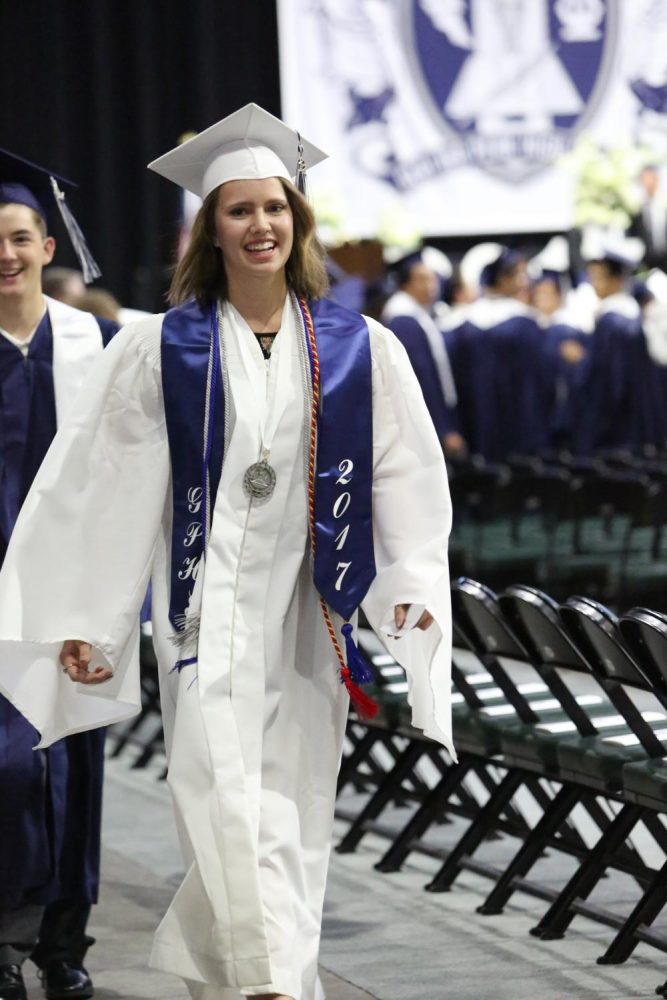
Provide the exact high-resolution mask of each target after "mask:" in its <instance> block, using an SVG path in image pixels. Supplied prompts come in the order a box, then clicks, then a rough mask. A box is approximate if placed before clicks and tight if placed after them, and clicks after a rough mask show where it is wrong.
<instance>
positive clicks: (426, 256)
mask: <svg viewBox="0 0 667 1000" xmlns="http://www.w3.org/2000/svg"><path fill="white" fill-rule="evenodd" d="M415 264H424V266H425V267H428V268H429V270H431V271H433V272H434V273H435V274H437V276H438V277H439V278H440V279H441V280H442V281H446V280H447V279H448V278H451V276H452V263H451V261H450V259H449V257H448V256H447V254H444V253H443V252H442V250H438V249H437V247H431V246H425V247H422V248H421V249H420V250H413V251H411V252H410V253H407V254H405V255H404V256H403V257H399V258H398V260H394V261H392V263H391V265H390V270H391V271H393V272H395V273H396V274H397V275H399V276H400V278H399V280H401V281H403V280H405V281H407V280H408V278H409V276H410V270H411V269H412V268H413V267H414V266H415Z"/></svg>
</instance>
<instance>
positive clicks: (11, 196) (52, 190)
mask: <svg viewBox="0 0 667 1000" xmlns="http://www.w3.org/2000/svg"><path fill="white" fill-rule="evenodd" d="M75 188H76V184H74V183H73V182H72V181H68V180H66V179H65V178H64V177H59V176H58V174H54V173H52V172H51V171H50V170H47V169H46V168H45V167H39V166H37V164H35V163H31V162H30V161H29V160H24V159H23V158H22V157H21V156H16V155H15V154H14V153H9V152H8V151H7V150H5V149H0V204H11V205H27V206H28V208H31V209H33V211H35V212H37V213H38V215H40V216H41V217H42V218H43V219H44V221H45V222H47V221H48V220H49V218H50V217H52V215H53V210H54V209H55V208H57V209H58V211H59V212H60V215H61V217H62V220H63V222H64V223H65V228H66V229H67V233H68V235H69V238H70V240H71V241H72V246H73V247H74V252H75V253H76V255H77V257H78V258H79V262H80V264H81V270H82V272H83V278H84V281H85V282H86V284H89V283H90V282H91V281H93V280H94V279H95V278H99V276H100V274H101V271H100V269H99V267H98V266H97V264H96V263H95V261H94V259H93V257H92V255H91V253H90V250H89V249H88V245H87V243H86V240H85V238H84V235H83V233H82V232H81V229H80V228H79V224H78V222H77V221H76V219H75V218H74V216H73V215H72V212H71V210H70V207H69V205H68V204H67V201H66V199H65V191H64V189H68V190H73V189H75Z"/></svg>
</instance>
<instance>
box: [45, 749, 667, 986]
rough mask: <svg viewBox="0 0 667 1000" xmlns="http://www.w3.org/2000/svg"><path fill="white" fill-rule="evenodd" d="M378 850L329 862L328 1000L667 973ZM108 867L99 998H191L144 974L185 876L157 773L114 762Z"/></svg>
mask: <svg viewBox="0 0 667 1000" xmlns="http://www.w3.org/2000/svg"><path fill="white" fill-rule="evenodd" d="M388 818H389V820H391V819H392V816H391V815H390V816H389V817H388ZM404 818H405V817H404V815H401V814H400V813H399V812H397V814H396V815H394V816H393V820H394V821H395V822H402V821H403V820H404ZM344 829H345V826H344V825H340V826H339V829H338V832H339V834H340V833H341V832H342V831H343V830H344ZM456 832H457V831H456V827H455V825H452V826H448V827H442V828H441V829H440V831H439V833H438V836H439V837H440V838H441V839H442V840H443V842H446V841H447V840H448V839H450V840H451V839H453V838H454V837H455V836H456ZM383 847H384V844H383V842H382V841H380V840H379V839H378V838H375V837H372V836H368V837H367V838H366V839H365V840H364V841H363V842H362V844H361V846H360V848H359V850H358V851H357V853H355V854H352V855H346V856H340V855H337V854H334V856H333V859H332V865H331V873H330V878H329V887H328V894H327V902H326V912H325V920H324V932H323V940H322V950H321V965H322V979H323V982H324V984H325V988H326V991H327V1000H364V998H366V1000H367V998H368V997H372V998H375V1000H472V998H475V1000H524V998H526V1000H527V998H530V1000H534V998H535V997H539V998H540V1000H562V998H565V997H567V998H581V1000H602V998H606V1000H612V998H613V1000H629V998H632V997H650V996H652V995H654V992H653V991H654V989H655V987H656V986H657V985H658V984H659V983H661V982H662V981H663V980H664V979H665V978H666V977H667V955H666V956H663V955H662V954H661V953H659V952H656V951H655V950H653V949H651V948H649V947H648V946H644V945H641V946H640V947H639V948H638V950H637V951H636V952H635V955H634V956H633V957H632V958H631V959H630V960H629V961H628V962H627V963H626V964H625V965H622V966H618V967H609V966H606V967H600V966H597V965H596V964H595V958H596V957H597V956H598V955H599V954H600V953H601V952H602V951H603V950H604V948H605V947H606V944H607V943H608V942H609V940H610V937H611V933H612V932H611V931H610V930H609V929H607V928H605V927H603V926H601V925H598V924H593V923H592V922H590V921H587V920H585V919H583V918H577V919H576V920H575V922H574V924H573V926H572V928H571V930H570V932H569V933H568V936H567V937H566V939H565V940H563V941H557V942H548V943H547V942H541V941H538V940H536V939H534V938H533V937H531V936H530V935H529V933H528V931H529V928H530V927H531V926H533V925H534V924H535V922H536V920H537V919H538V918H539V916H540V915H541V914H542V913H543V912H544V909H545V904H544V903H543V902H541V901H540V900H537V899H531V898H530V897H527V896H525V895H522V894H516V895H515V896H514V897H513V900H512V901H511V904H510V905H509V906H508V908H507V909H506V911H505V913H504V914H502V915H501V916H497V917H482V916H480V915H478V914H477V913H476V912H475V907H476V906H477V905H478V904H479V903H480V902H481V900H482V899H483V897H484V895H485V894H486V892H488V889H489V883H488V882H487V881H486V880H484V879H482V878H481V877H478V876H475V875H472V874H469V873H464V874H463V875H462V876H461V877H460V879H459V881H458V882H457V883H456V885H455V887H454V890H453V891H452V892H450V893H445V894H440V895H432V894H429V893H425V892H424V891H423V885H424V883H425V882H426V881H427V879H428V877H429V875H431V874H432V873H433V872H434V871H435V867H436V864H437V862H435V861H433V860H430V859H428V858H421V859H420V858H419V857H418V856H414V855H413V857H412V859H411V863H410V864H409V865H407V866H406V867H405V869H404V870H403V871H402V872H400V873H398V874H395V875H380V874H379V873H377V872H376V871H374V870H373V863H374V862H375V861H376V860H377V859H378V857H379V854H380V852H381V851H382V849H383ZM481 850H482V851H483V852H484V853H485V856H487V857H489V859H493V858H495V859H498V858H500V857H502V856H509V855H511V853H512V850H513V844H512V843H511V842H510V841H508V840H505V839H503V840H499V841H494V842H492V843H490V844H488V845H484V847H483V848H482V849H481ZM103 864H104V884H103V888H102V893H101V900H100V904H99V906H97V907H96V908H95V910H94V913H93V919H92V924H91V932H92V933H93V934H94V935H96V937H97V938H98V944H97V946H96V947H95V948H93V949H92V951H91V952H90V957H89V962H88V965H89V969H90V971H91V973H92V974H93V976H94V979H95V983H96V986H97V991H96V996H97V998H98V1000H143V998H149V997H156V998H157V997H159V998H161V1000H185V998H186V992H185V991H184V989H183V987H182V985H181V984H180V981H179V980H177V979H174V978H172V977H169V976H165V975H161V974H160V973H157V972H153V971H151V970H149V969H148V968H147V959H148V953H149V950H150V942H151V937H152V934H153V931H154V929H155V927H156V925H157V923H158V921H159V919H160V917H161V915H162V913H163V912H164V910H165V909H166V907H167V905H168V902H169V900H170V898H171V895H172V894H173V891H174V889H175V886H176V885H177V884H178V881H179V878H180V870H181V865H180V859H179V855H178V850H177V847H176V843H175V838H174V833H173V826H172V821H171V811H170V805H169V801H168V793H167V789H166V787H165V785H164V783H160V782H158V781H157V780H156V774H155V772H151V771H133V770H130V769H129V767H128V764H127V762H125V761H110V762H109V764H108V770H107V781H106V800H105V818H104V863H103ZM541 864H543V865H544V867H543V869H542V874H543V877H544V878H546V879H547V880H552V881H553V882H554V883H555V884H559V885H560V884H563V882H564V880H565V878H566V877H567V874H568V867H567V862H566V861H563V860H562V859H561V858H560V857H559V856H557V855H556V856H553V855H550V856H549V857H548V858H546V859H545V861H544V863H542V862H541ZM601 892H602V895H603V896H605V897H606V898H612V899H613V900H614V902H615V903H618V904H619V906H620V907H621V908H623V907H626V908H627V907H628V906H630V905H631V902H632V898H633V893H634V895H635V896H636V890H635V888H634V886H633V885H632V883H631V882H630V880H629V879H628V880H625V881H624V880H623V879H622V878H619V879H618V880H617V879H607V880H605V884H604V885H603V887H602V889H601ZM28 982H29V987H30V995H31V997H34V998H36V997H39V996H41V995H42V994H41V990H39V987H38V986H37V983H36V981H35V980H34V979H32V978H30V977H28Z"/></svg>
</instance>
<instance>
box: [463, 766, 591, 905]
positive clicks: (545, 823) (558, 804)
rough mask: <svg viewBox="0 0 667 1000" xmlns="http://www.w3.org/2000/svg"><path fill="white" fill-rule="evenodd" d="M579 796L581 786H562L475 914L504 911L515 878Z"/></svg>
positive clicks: (528, 865) (531, 861)
mask: <svg viewBox="0 0 667 1000" xmlns="http://www.w3.org/2000/svg"><path fill="white" fill-rule="evenodd" d="M580 799H581V789H579V788H577V787H576V786H575V785H563V787H562V788H561V790H560V791H559V792H558V793H557V795H556V796H555V798H554V799H553V800H552V802H551V805H550V806H549V807H548V808H547V810H546V812H545V813H544V815H543V816H542V818H541V819H540V821H539V823H538V824H537V826H535V827H534V829H533V830H532V832H531V833H530V834H529V835H528V837H527V839H526V840H525V841H524V843H523V844H522V846H521V847H520V849H519V851H518V852H517V853H516V854H515V855H514V858H513V859H512V861H511V862H510V865H509V867H508V868H506V869H505V871H504V872H503V874H502V876H501V877H500V879H499V880H498V882H496V884H495V886H494V888H493V889H492V890H491V892H490V893H489V895H488V896H487V898H486V899H485V900H484V902H483V903H482V905H481V906H478V907H477V912H478V913H483V914H485V915H491V914H496V913H502V912H503V908H504V906H505V904H506V903H507V901H508V899H509V898H510V896H511V895H512V893H513V892H514V890H515V885H514V880H515V879H516V878H521V877H523V876H524V875H527V874H528V872H529V871H530V869H531V868H532V867H533V865H534V864H535V862H536V861H537V859H538V858H539V857H540V855H541V854H542V853H543V852H544V848H545V843H546V840H547V838H548V837H549V836H550V835H551V834H552V833H554V832H555V831H557V830H558V828H559V827H560V826H562V825H563V823H564V822H565V819H566V818H567V817H568V816H569V815H570V813H571V812H572V810H573V809H574V807H575V805H576V804H577V802H578V801H579V800H580Z"/></svg>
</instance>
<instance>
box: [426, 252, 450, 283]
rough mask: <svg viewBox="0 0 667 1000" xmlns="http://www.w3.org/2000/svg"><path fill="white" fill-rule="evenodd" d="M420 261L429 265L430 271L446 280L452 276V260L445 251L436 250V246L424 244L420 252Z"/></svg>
mask: <svg viewBox="0 0 667 1000" xmlns="http://www.w3.org/2000/svg"><path fill="white" fill-rule="evenodd" d="M421 257H422V263H424V264H426V266H427V267H430V269H431V270H432V271H435V273H436V274H437V275H438V277H439V278H442V279H443V281H446V280H447V279H448V278H451V276H452V262H451V260H450V259H449V257H448V256H447V254H446V253H443V252H442V250H438V248H437V247H430V246H425V247H424V248H423V250H422V253H421Z"/></svg>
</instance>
